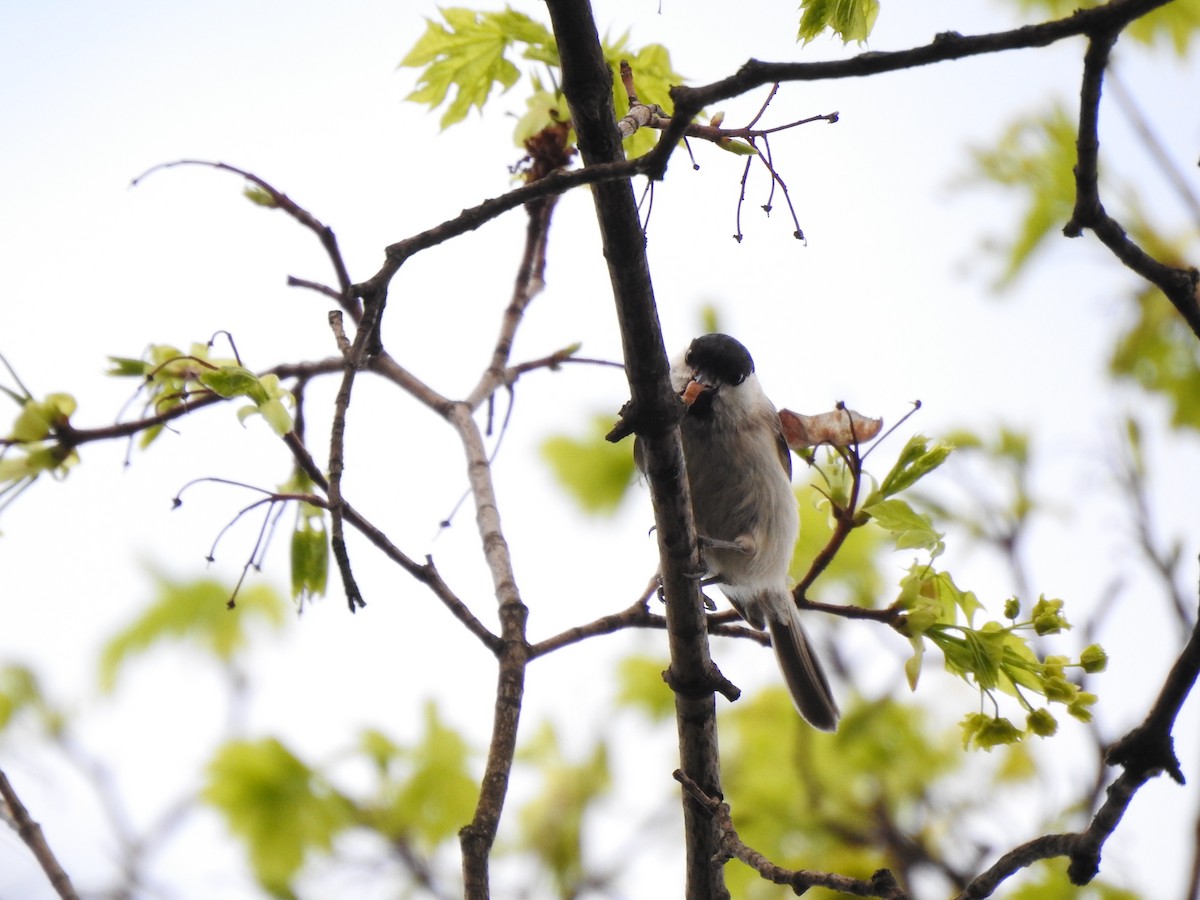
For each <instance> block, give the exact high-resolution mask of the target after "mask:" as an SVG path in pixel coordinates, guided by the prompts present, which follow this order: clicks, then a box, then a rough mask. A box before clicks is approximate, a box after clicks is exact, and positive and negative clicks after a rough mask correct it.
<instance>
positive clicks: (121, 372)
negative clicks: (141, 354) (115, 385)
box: [104, 356, 150, 378]
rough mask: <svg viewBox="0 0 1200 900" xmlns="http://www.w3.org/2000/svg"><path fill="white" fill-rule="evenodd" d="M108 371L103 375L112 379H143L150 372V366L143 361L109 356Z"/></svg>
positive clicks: (127, 357)
mask: <svg viewBox="0 0 1200 900" xmlns="http://www.w3.org/2000/svg"><path fill="white" fill-rule="evenodd" d="M108 362H109V367H108V371H107V372H105V373H104V374H106V375H111V376H113V377H114V378H145V377H146V375H147V374H148V373H149V371H150V365H149V364H148V363H147V362H146V361H145V360H144V359H133V358H132V357H129V356H110V357H109V358H108Z"/></svg>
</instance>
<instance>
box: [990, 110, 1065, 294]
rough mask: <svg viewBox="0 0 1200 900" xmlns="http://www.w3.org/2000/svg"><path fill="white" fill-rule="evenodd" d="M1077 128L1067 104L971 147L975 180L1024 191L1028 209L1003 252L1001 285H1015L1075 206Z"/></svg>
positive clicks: (999, 248) (1002, 249)
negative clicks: (1035, 254) (994, 138)
mask: <svg viewBox="0 0 1200 900" xmlns="http://www.w3.org/2000/svg"><path fill="white" fill-rule="evenodd" d="M1075 128H1076V122H1075V120H1074V118H1073V117H1072V115H1071V114H1069V113H1068V112H1067V110H1066V107H1065V106H1063V105H1062V104H1061V103H1060V104H1055V105H1054V106H1053V107H1052V108H1051V109H1050V110H1049V111H1048V112H1046V113H1043V114H1041V115H1037V116H1030V117H1027V118H1021V119H1018V120H1017V121H1016V122H1014V123H1013V124H1012V125H1010V126H1009V127H1008V128H1007V129H1006V130H1005V131H1004V132H1003V133H1002V134H1001V135H1000V137H999V138H998V139H997V140H996V141H994V142H992V143H990V144H988V145H987V146H986V147H982V148H980V147H977V148H974V149H973V150H972V151H971V157H972V164H973V173H972V174H971V176H969V179H968V180H970V181H975V182H990V183H994V184H998V185H1000V186H1002V187H1005V188H1008V189H1011V190H1014V191H1016V192H1017V193H1018V194H1020V195H1021V197H1022V201H1023V204H1024V210H1023V211H1022V213H1021V214H1020V224H1019V225H1018V227H1017V229H1016V234H1015V235H1014V236H1013V238H1012V239H1011V242H1009V243H1008V244H1007V245H1006V244H1004V243H1000V244H999V246H998V248H997V249H998V250H999V252H1000V255H1001V256H1002V257H1003V259H1004V261H1005V262H1004V271H1003V273H1002V274H1001V275H1000V278H999V280H998V281H997V283H996V286H997V287H998V288H1004V287H1008V286H1010V285H1011V284H1012V283H1013V282H1014V281H1015V280H1016V278H1017V276H1018V275H1019V274H1020V273H1021V272H1022V270H1023V269H1024V267H1025V265H1026V264H1027V263H1029V262H1030V261H1031V259H1032V258H1033V256H1034V253H1035V251H1037V250H1038V249H1039V248H1041V247H1044V246H1045V244H1046V241H1047V239H1048V238H1052V237H1057V236H1059V233H1060V230H1061V229H1062V226H1063V225H1064V224H1065V223H1066V222H1067V220H1068V219H1069V218H1070V217H1071V211H1072V209H1073V208H1074V206H1075V172H1074V167H1075Z"/></svg>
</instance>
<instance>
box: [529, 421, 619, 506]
mask: <svg viewBox="0 0 1200 900" xmlns="http://www.w3.org/2000/svg"><path fill="white" fill-rule="evenodd" d="M612 421H613V417H612V414H611V413H600V414H598V415H595V416H593V417H592V421H591V424H590V426H589V427H588V430H587V432H586V433H585V434H584V435H583V436H582V437H569V436H567V435H561V434H560V435H554V436H552V437H549V438H547V439H546V440H545V441H543V443H542V448H541V449H542V458H543V459H545V460H546V462H547V463H548V464H549V466H550V469H551V471H552V472H553V473H554V475H555V477H556V479H557V480H558V483H559V485H560V486H561V487H562V488H563V489H564V490H566V491H567V492H568V493H570V495H571V496H572V498H574V500H575V502H576V503H578V504H579V506H580V508H581V509H583V510H584V512H588V513H592V514H604V513H613V512H616V510H617V507H618V506H620V505H621V501H622V500H623V499H625V493H626V491H627V490H628V489H629V487H630V485H632V484H633V483H634V473H635V472H636V468H635V466H634V464H633V442H632V441H621V442H620V443H616V444H614V443H610V442H609V441H606V440H605V439H604V436H605V435H606V434H607V433H608V431H609V429H611V428H612Z"/></svg>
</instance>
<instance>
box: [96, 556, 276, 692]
mask: <svg viewBox="0 0 1200 900" xmlns="http://www.w3.org/2000/svg"><path fill="white" fill-rule="evenodd" d="M154 578H155V581H156V592H157V595H158V596H157V599H156V600H155V601H154V602H153V603H152V604H151V605H150V606H148V607H147V608H146V610H145V611H144V612H143V613H142V614H141V615H140V616H138V617H137V618H136V619H135V620H134V621H133V622H131V623H130V624H129V625H128V626H126V627H125V628H124V629H123V630H122V631H120V632H119V633H117V634H116V635H114V636H113V637H112V638H111V639H109V641H108V642H107V643H106V644H105V645H104V649H103V651H102V653H101V657H100V686H101V688H102V689H103V690H105V691H111V690H112V689H113V687H114V686H115V685H116V680H117V675H118V674H119V672H120V670H121V669H122V668H123V667H124V666H125V665H126V664H127V663H128V662H130V661H131V660H132V659H134V658H136V657H137V656H140V655H142V654H144V653H146V652H147V651H148V650H150V649H152V648H154V647H156V646H159V645H161V644H173V643H185V644H191V645H192V646H194V647H197V648H199V649H200V650H201V651H202V652H204V653H207V654H209V655H211V656H212V657H214V658H215V659H216V660H217V661H218V662H219V663H221V664H223V665H228V664H229V663H231V662H232V661H233V659H234V657H235V656H237V655H238V654H240V653H243V652H245V651H246V650H247V649H248V648H249V644H250V639H251V633H250V632H251V628H252V627H253V626H254V625H255V623H257V622H262V623H263V624H265V625H267V626H268V627H269V628H271V629H277V628H279V627H280V626H281V625H282V624H283V621H284V615H285V611H286V609H287V604H286V603H285V602H284V600H283V598H282V597H280V596H279V594H278V593H277V592H276V591H275V590H274V589H273V588H271V587H269V586H267V585H254V586H251V587H248V588H243V589H242V591H241V592H240V593H239V595H238V605H237V607H236V609H232V610H231V609H228V608H227V603H228V601H229V598H230V596H231V592H230V588H229V586H228V585H226V584H223V583H222V582H220V581H217V580H216V579H212V578H204V579H200V580H197V581H175V580H173V579H171V578H169V577H167V576H166V575H164V574H161V573H156V574H155V576H154Z"/></svg>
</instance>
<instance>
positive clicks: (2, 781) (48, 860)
mask: <svg viewBox="0 0 1200 900" xmlns="http://www.w3.org/2000/svg"><path fill="white" fill-rule="evenodd" d="M0 800H3V801H4V806H5V807H6V808H7V810H8V814H9V816H11V817H12V823H13V827H14V829H15V830H16V832H17V836H18V837H20V838H21V840H22V841H24V842H25V846H27V847H28V848H29V849H30V850H31V851H32V852H33V855H34V858H35V859H37V861H38V864H39V865H40V866H41V867H42V871H43V872H45V873H46V877H47V878H48V879H49V880H50V885H51V886H52V887H53V888H54V890H55V892H56V893H57V894H58V896H60V897H62V898H63V900H78V898H79V895H78V894H77V893H75V888H74V887H73V886H72V885H71V879H70V877H69V876H68V875H67V873H66V871H64V870H63V867H62V866H61V865H59V862H58V858H57V857H56V856H55V855H54V851H53V850H51V849H50V845H49V844H48V843H47V842H46V836H45V835H44V834H43V833H42V826H41V825H39V824H38V823H37V822H35V821H34V820H33V817H32V816H30V815H29V810H27V809H26V808H25V804H23V803H22V802H21V798H20V797H18V796H17V792H16V790H15V789H14V788H13V786H12V784H11V783H10V782H9V780H8V777H7V776H6V775H5V774H4V772H3V771H2V770H0Z"/></svg>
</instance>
